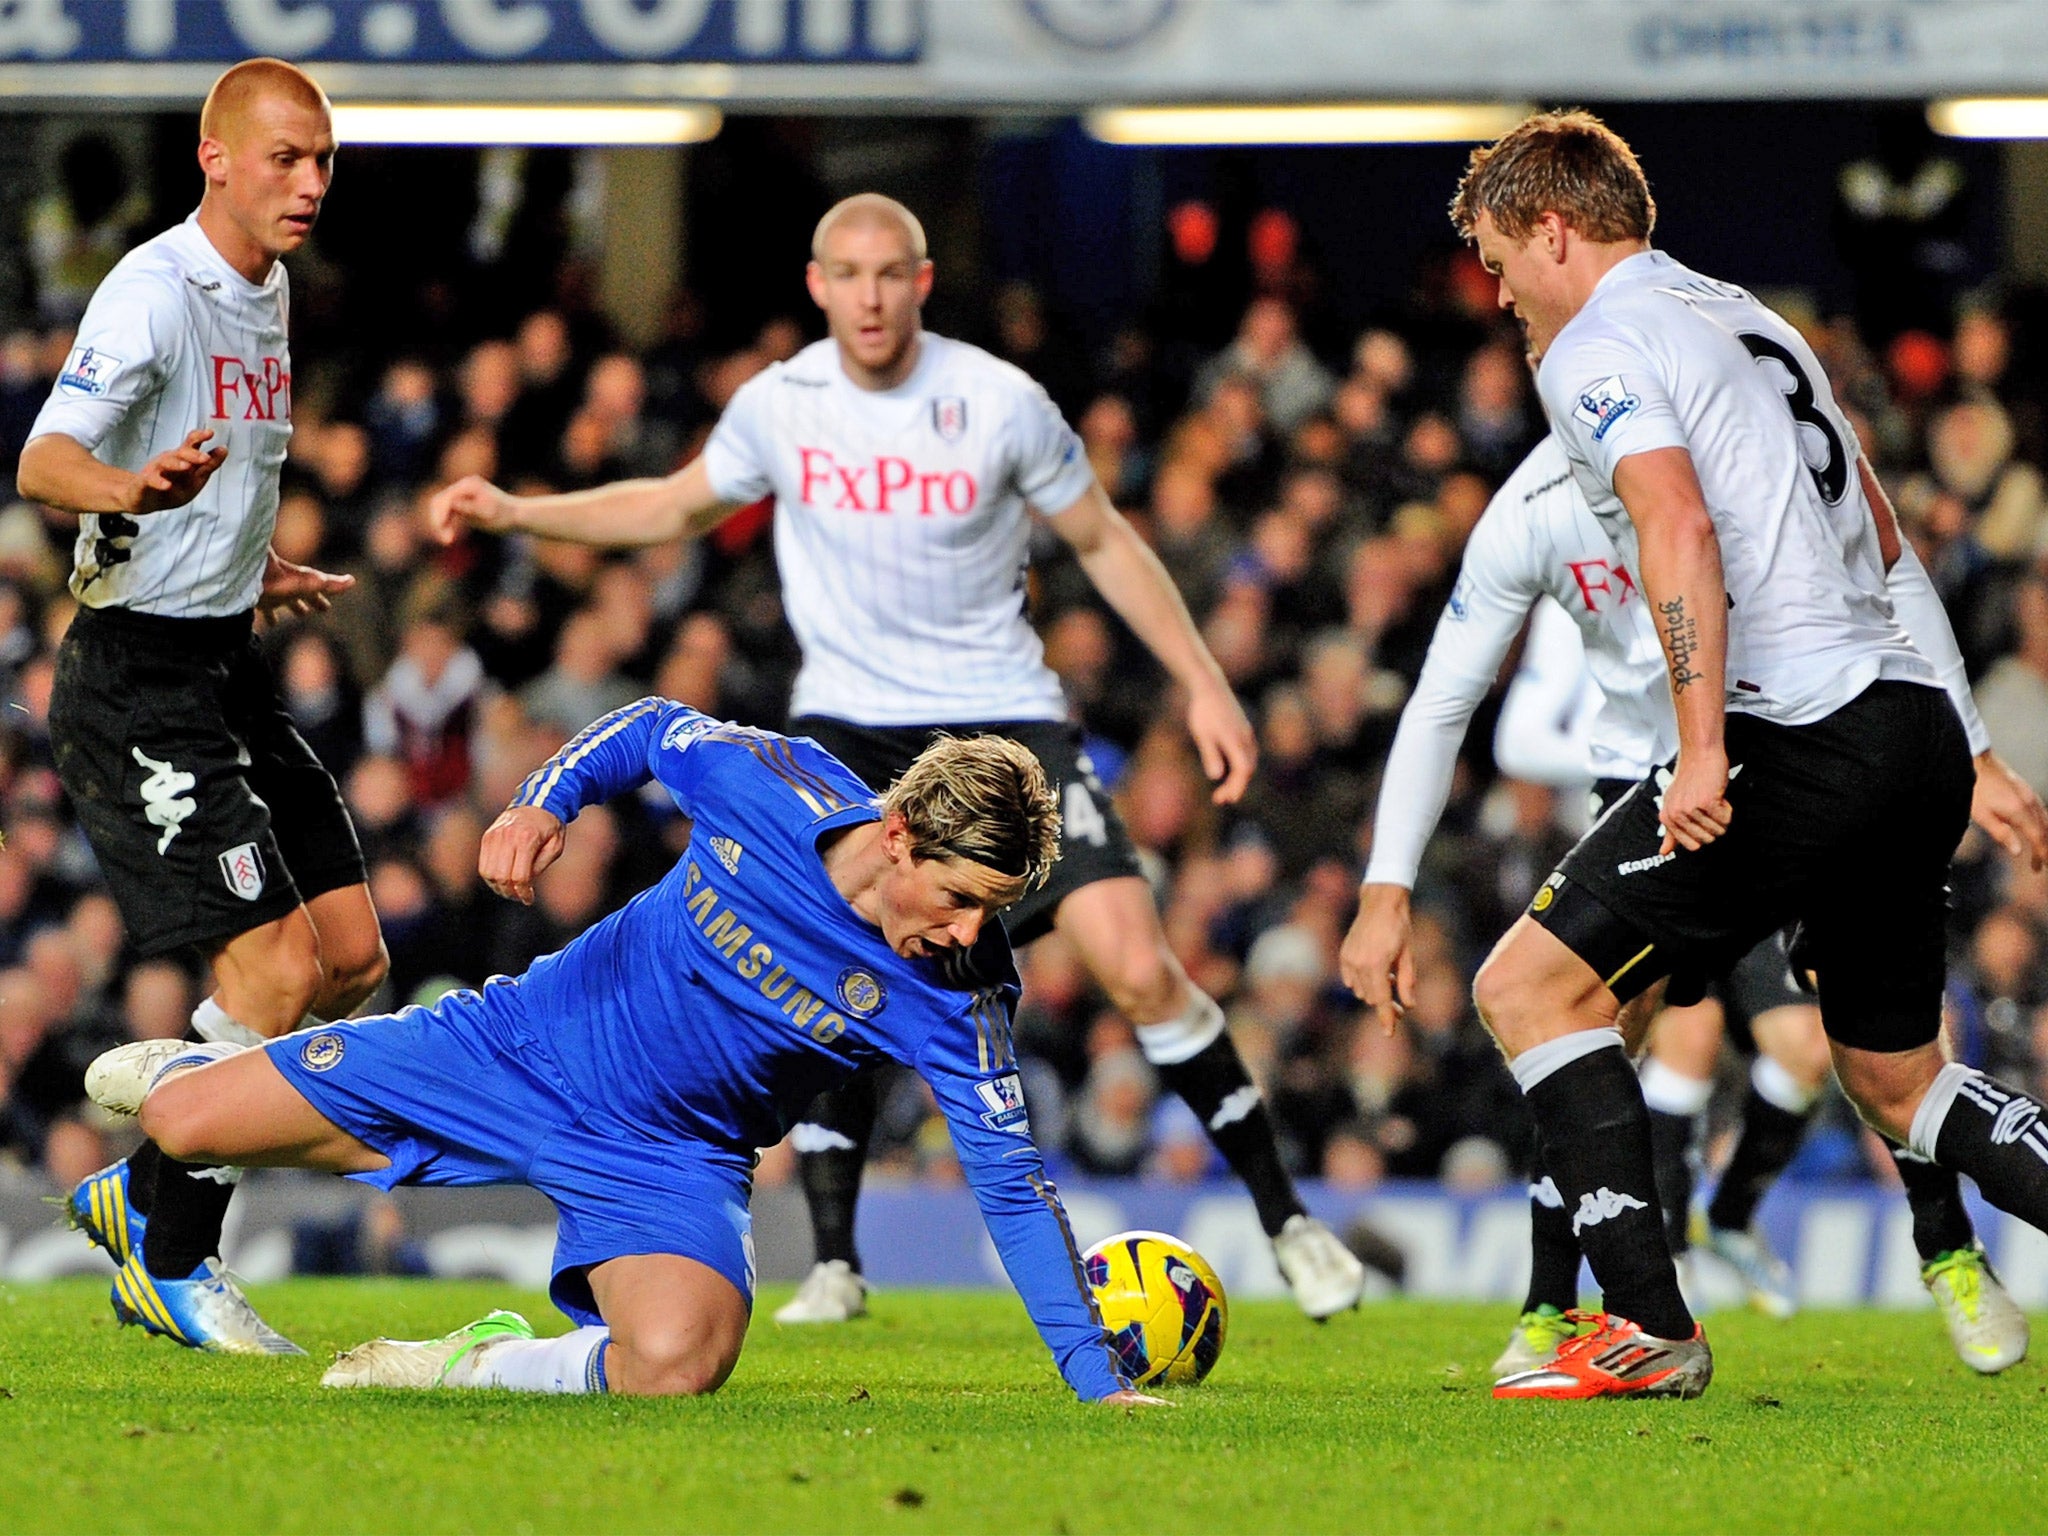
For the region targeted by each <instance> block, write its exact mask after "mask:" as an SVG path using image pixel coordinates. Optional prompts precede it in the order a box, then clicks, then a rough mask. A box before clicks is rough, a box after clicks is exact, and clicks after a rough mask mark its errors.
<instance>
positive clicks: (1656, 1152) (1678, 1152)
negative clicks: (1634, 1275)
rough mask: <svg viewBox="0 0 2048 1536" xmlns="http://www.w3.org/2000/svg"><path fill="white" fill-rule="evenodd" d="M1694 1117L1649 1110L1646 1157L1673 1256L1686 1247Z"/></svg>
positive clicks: (1690, 1193) (1695, 1120) (1695, 1121)
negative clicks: (1648, 1154)
mask: <svg viewBox="0 0 2048 1536" xmlns="http://www.w3.org/2000/svg"><path fill="white" fill-rule="evenodd" d="M1698 1128H1699V1116H1698V1115H1674V1114H1672V1113H1670V1111H1668V1110H1662V1109H1653V1110H1651V1111H1650V1155H1651V1158H1652V1166H1654V1167H1655V1169H1656V1170H1657V1204H1658V1205H1659V1206H1661V1207H1662V1208H1663V1212H1664V1241H1665V1244H1666V1245H1667V1246H1668V1247H1669V1248H1670V1249H1671V1251H1672V1252H1673V1253H1675V1254H1676V1253H1683V1252H1685V1250H1686V1247H1687V1241H1686V1235H1685V1225H1686V1221H1687V1219H1688V1218H1689V1217H1690V1216H1691V1214H1692V1181H1693V1175H1692V1143H1693V1137H1694V1135H1695V1134H1696V1133H1697V1131H1698Z"/></svg>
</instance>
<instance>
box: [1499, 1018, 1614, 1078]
mask: <svg viewBox="0 0 2048 1536" xmlns="http://www.w3.org/2000/svg"><path fill="white" fill-rule="evenodd" d="M1609 1046H1612V1047H1613V1048H1614V1049H1615V1050H1617V1051H1619V1050H1623V1049H1625V1047H1624V1046H1623V1044H1622V1041H1621V1031H1620V1030H1618V1029H1611V1028H1610V1029H1577V1030H1573V1031H1572V1032H1571V1033H1570V1034H1568V1035H1559V1036H1558V1037H1557V1038H1556V1039H1555V1040H1546V1041H1544V1042H1543V1043H1542V1044H1541V1045H1532V1046H1531V1047H1529V1049H1528V1050H1526V1051H1524V1052H1522V1054H1521V1055H1519V1056H1517V1057H1516V1058H1515V1059H1514V1060H1513V1061H1511V1062H1509V1063H1508V1070H1509V1071H1510V1072H1512V1073H1514V1074H1515V1081H1516V1082H1517V1083H1520V1084H1521V1085H1522V1092H1524V1093H1527V1092H1528V1091H1529V1090H1530V1089H1531V1088H1534V1087H1535V1086H1536V1085H1537V1084H1538V1083H1540V1082H1542V1081H1543V1080H1544V1079H1545V1078H1546V1077H1548V1076H1550V1074H1551V1073H1553V1072H1557V1071H1560V1070H1561V1069H1563V1068H1565V1067H1568V1066H1570V1065H1571V1064H1572V1063H1573V1062H1575V1061H1577V1060H1578V1059H1579V1058H1580V1057H1581V1056H1590V1055H1592V1054H1593V1053H1594V1052H1595V1051H1604V1050H1606V1049H1607V1048H1608V1047H1609Z"/></svg>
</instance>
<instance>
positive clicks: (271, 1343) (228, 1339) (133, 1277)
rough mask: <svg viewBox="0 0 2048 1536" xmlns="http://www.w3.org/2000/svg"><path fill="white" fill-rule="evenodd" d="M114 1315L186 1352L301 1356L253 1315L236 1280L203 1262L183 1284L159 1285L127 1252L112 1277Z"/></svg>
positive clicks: (164, 1282)
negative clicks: (160, 1336) (126, 1255)
mask: <svg viewBox="0 0 2048 1536" xmlns="http://www.w3.org/2000/svg"><path fill="white" fill-rule="evenodd" d="M114 1315H115V1316H116V1317H118V1318H120V1319H121V1321H122V1322H123V1323H140V1324H141V1325H142V1327H143V1328H144V1329H146V1330H147V1331H148V1332H150V1333H157V1334H162V1335H163V1336H164V1337H165V1338H167V1339H173V1340H175V1341H177V1342H178V1343H180V1344H183V1345H184V1346H185V1347H186V1348H187V1349H204V1350H210V1351H213V1352H214V1353H217V1354H229V1355H303V1354H304V1353H305V1351H304V1350H303V1349H301V1348H299V1346H298V1345H296V1344H294V1343H293V1342H292V1341H291V1340H290V1339H288V1338H286V1337H285V1336H284V1335H283V1334H281V1333H279V1332H278V1331H277V1330H276V1329H275V1328H273V1327H271V1326H270V1324H268V1323H266V1322H264V1321H263V1319H262V1318H260V1317H258V1316H257V1315H256V1309H255V1308H254V1307H253V1306H251V1305H250V1304H249V1298H248V1297H247V1296H244V1295H243V1294H242V1288H241V1286H240V1285H238V1284H237V1283H236V1282H235V1277H234V1276H233V1275H231V1274H229V1273H228V1272H227V1270H225V1269H224V1268H222V1267H221V1262H220V1260H219V1259H208V1260H207V1261H206V1262H205V1263H204V1264H202V1265H200V1266H199V1268H197V1269H195V1270H193V1271H192V1273H191V1274H190V1275H189V1276H187V1277H186V1278H185V1279H183V1280H159V1279H157V1278H156V1277H155V1276H154V1275H152V1274H150V1272H149V1271H148V1270H147V1269H145V1268H144V1267H143V1263H142V1254H141V1252H140V1251H137V1252H135V1253H132V1254H130V1255H129V1257H128V1262H127V1263H125V1264H123V1265H122V1266H121V1272H120V1273H119V1274H117V1275H116V1276H114Z"/></svg>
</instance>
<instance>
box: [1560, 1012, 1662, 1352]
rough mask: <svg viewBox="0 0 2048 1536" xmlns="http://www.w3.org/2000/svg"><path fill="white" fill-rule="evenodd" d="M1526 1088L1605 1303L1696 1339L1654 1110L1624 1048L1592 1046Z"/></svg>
mask: <svg viewBox="0 0 2048 1536" xmlns="http://www.w3.org/2000/svg"><path fill="white" fill-rule="evenodd" d="M1525 1096H1526V1097H1527V1099H1528V1101H1529V1113H1530V1116H1531V1118H1533V1119H1534V1120H1535V1122H1536V1134H1537V1136H1538V1137H1539V1138H1540V1144H1541V1145H1542V1147H1543V1157H1544V1161H1545V1163H1546V1164H1547V1165H1548V1166H1549V1169H1550V1174H1551V1177H1552V1178H1553V1179H1554V1180H1556V1182H1557V1188H1558V1192H1559V1193H1560V1194H1562V1195H1563V1196H1564V1203H1565V1210H1566V1212H1567V1213H1568V1214H1569V1215H1570V1216H1571V1219H1572V1230H1573V1234H1574V1235H1575V1236H1576V1237H1577V1238H1578V1240H1579V1246H1580V1247H1581V1248H1583V1249H1584V1250H1585V1254H1586V1258H1587V1259H1588V1261H1590V1262H1591V1264H1592V1266H1593V1278H1594V1279H1595V1280H1597V1281H1598V1282H1599V1283H1600V1289H1601V1293H1602V1302H1601V1304H1602V1306H1603V1307H1605V1309H1606V1310H1607V1311H1609V1312H1611V1313H1614V1314H1616V1315H1617V1316H1620V1317H1625V1318H1627V1319H1628V1320H1629V1321H1630V1322H1632V1323H1634V1324H1636V1326H1637V1327H1639V1328H1641V1329H1642V1330H1643V1331H1644V1332H1646V1333H1648V1334H1650V1335H1652V1336H1653V1337H1655V1338H1660V1339H1689V1338H1691V1337H1692V1336H1693V1333H1694V1331H1695V1329H1694V1324H1693V1320H1692V1313H1691V1312H1689V1311H1687V1310H1686V1305H1685V1298H1684V1297H1683V1296H1681V1295H1679V1293H1678V1272H1677V1270H1676V1269H1675V1268H1673V1266H1672V1263H1671V1250H1670V1247H1669V1245H1668V1244H1667V1243H1666V1242H1665V1240H1664V1224H1663V1221H1662V1219H1661V1213H1660V1212H1659V1210H1658V1207H1657V1173H1656V1167H1655V1157H1654V1154H1653V1153H1652V1151H1651V1148H1650V1111H1649V1108H1648V1107H1647V1106H1646V1105H1645V1104H1644V1103H1643V1090H1642V1085H1641V1084H1640V1083H1638V1082H1637V1081H1636V1073H1635V1068H1634V1067H1632V1066H1630V1065H1629V1060H1628V1056H1627V1053H1625V1052H1624V1051H1622V1050H1621V1049H1620V1048H1619V1047H1618V1046H1617V1047H1612V1048H1610V1047H1602V1048H1601V1049H1599V1050H1596V1051H1593V1052H1590V1053H1589V1054H1587V1055H1584V1056H1581V1057H1579V1058H1578V1059H1577V1060H1576V1061H1571V1062H1567V1063H1566V1064H1565V1065H1564V1066H1561V1067H1559V1068H1558V1069H1557V1070H1556V1071H1554V1072H1552V1073H1551V1074H1550V1075H1549V1076H1548V1077H1546V1078H1544V1079H1543V1080H1542V1081H1541V1082H1539V1083H1537V1084H1536V1085H1535V1086H1534V1087H1531V1088H1529V1089H1527V1090H1525Z"/></svg>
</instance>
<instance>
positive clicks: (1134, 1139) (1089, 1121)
mask: <svg viewBox="0 0 2048 1536" xmlns="http://www.w3.org/2000/svg"><path fill="white" fill-rule="evenodd" d="M1155 1092H1156V1090H1155V1089H1154V1087H1153V1082H1152V1069H1151V1068H1150V1067H1149V1066H1147V1065H1146V1064H1145V1058H1144V1057H1143V1056H1141V1055H1139V1054H1138V1048H1137V1046H1136V1045H1135V1044H1126V1045H1119V1046H1117V1047H1115V1048H1114V1049H1111V1050H1106V1051H1104V1052H1103V1053H1102V1054H1101V1055H1099V1056H1097V1057H1096V1058H1095V1060H1094V1061H1093V1062H1092V1063H1091V1064H1090V1065H1089V1068H1088V1075H1087V1077H1085V1078H1083V1079H1082V1081H1081V1088H1080V1092H1079V1093H1078V1094H1077V1095H1076V1096H1075V1099H1074V1104H1073V1122H1072V1131H1071V1137H1070V1141H1069V1147H1070V1150H1071V1151H1072V1153H1073V1156H1074V1161H1075V1162H1076V1163H1078V1164H1079V1165H1080V1166H1081V1168H1082V1169H1083V1170H1085V1171H1086V1172H1088V1173H1094V1174H1104V1175H1123V1174H1133V1173H1136V1172H1137V1171H1138V1170H1139V1168H1140V1167H1141V1166H1142V1165H1143V1164H1144V1161H1145V1154H1146V1152H1147V1151H1149V1150H1150V1147H1151V1141H1152V1130H1151V1126H1152V1100H1153V1096H1154V1093H1155Z"/></svg>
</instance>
